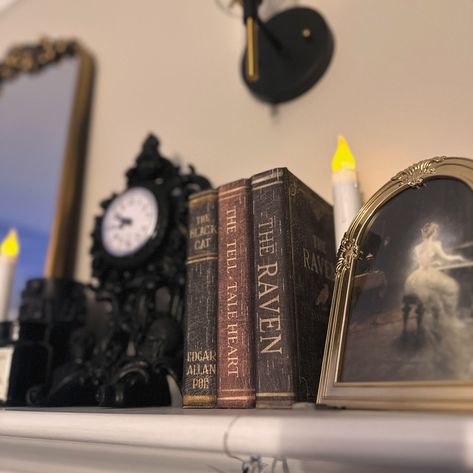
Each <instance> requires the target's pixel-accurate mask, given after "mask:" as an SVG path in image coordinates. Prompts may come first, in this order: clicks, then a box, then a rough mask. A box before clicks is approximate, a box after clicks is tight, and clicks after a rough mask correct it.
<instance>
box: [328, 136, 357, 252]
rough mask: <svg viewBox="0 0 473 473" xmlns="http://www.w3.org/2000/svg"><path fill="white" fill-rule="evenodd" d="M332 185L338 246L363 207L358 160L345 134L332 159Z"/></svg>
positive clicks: (339, 139)
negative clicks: (357, 172) (357, 168)
mask: <svg viewBox="0 0 473 473" xmlns="http://www.w3.org/2000/svg"><path fill="white" fill-rule="evenodd" d="M332 185H333V204H334V220H335V245H336V247H337V248H338V247H339V246H340V243H341V241H342V238H343V235H344V234H345V232H346V231H347V230H348V227H349V226H350V224H351V222H352V221H353V219H354V218H355V216H356V214H357V213H358V211H359V210H360V207H361V198H360V191H359V189H358V180H357V177H356V161H355V158H354V156H353V154H352V152H351V151H350V148H349V147H348V144H347V142H346V141H345V138H343V136H341V135H340V136H339V137H338V147H337V150H336V151H335V154H334V156H333V160H332Z"/></svg>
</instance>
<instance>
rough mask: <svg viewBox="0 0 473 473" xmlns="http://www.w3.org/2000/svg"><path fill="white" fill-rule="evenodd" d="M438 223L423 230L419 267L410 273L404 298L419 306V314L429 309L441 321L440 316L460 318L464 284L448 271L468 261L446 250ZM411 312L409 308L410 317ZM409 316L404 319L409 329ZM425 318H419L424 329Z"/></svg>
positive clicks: (418, 250)
mask: <svg viewBox="0 0 473 473" xmlns="http://www.w3.org/2000/svg"><path fill="white" fill-rule="evenodd" d="M438 229H439V227H438V225H437V224H436V223H433V222H432V223H430V222H429V223H426V224H425V225H424V226H423V227H422V230H421V234H422V242H421V243H420V244H419V245H417V246H416V247H415V248H414V253H415V257H416V261H417V264H418V266H417V268H416V269H415V270H414V271H413V272H412V273H411V274H409V276H408V277H407V279H406V284H405V286H404V300H405V301H407V304H408V303H409V300H412V302H413V303H414V304H417V305H419V307H418V308H417V312H418V314H422V316H423V314H424V312H426V311H427V312H429V313H430V314H431V316H432V317H433V318H434V319H435V320H438V319H439V318H440V317H456V316H457V309H458V297H459V293H460V285H459V284H458V282H457V281H456V280H455V279H454V278H452V277H451V276H449V275H448V274H447V273H446V272H445V271H444V270H445V269H446V268H448V267H452V265H453V263H464V262H465V261H466V260H465V258H463V256H461V255H455V254H448V253H446V252H445V250H444V248H443V246H442V242H441V241H440V240H438ZM407 315H408V313H407V311H406V316H407ZM406 322H407V317H405V320H404V330H406ZM421 323H422V319H420V320H419V321H418V324H419V327H418V328H419V329H420V328H422V325H421Z"/></svg>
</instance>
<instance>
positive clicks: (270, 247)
mask: <svg viewBox="0 0 473 473" xmlns="http://www.w3.org/2000/svg"><path fill="white" fill-rule="evenodd" d="M258 254H259V255H260V256H266V257H267V258H268V259H269V258H276V257H275V256H274V255H275V242H274V217H271V218H269V219H268V220H267V221H264V222H261V223H260V224H258ZM256 274H257V288H258V290H257V297H258V311H257V317H258V337H259V343H260V354H261V355H264V354H266V353H279V354H280V355H282V354H283V346H282V332H281V306H280V301H279V292H278V291H279V285H278V275H279V265H278V262H277V260H276V259H275V260H274V262H273V261H269V262H268V264H264V265H257V268H256Z"/></svg>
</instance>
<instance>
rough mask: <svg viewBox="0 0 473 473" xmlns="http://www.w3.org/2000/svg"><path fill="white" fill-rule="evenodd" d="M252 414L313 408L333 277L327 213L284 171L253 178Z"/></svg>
mask: <svg viewBox="0 0 473 473" xmlns="http://www.w3.org/2000/svg"><path fill="white" fill-rule="evenodd" d="M252 193H253V195H252V199H253V211H254V215H253V218H254V251H255V260H254V267H255V297H254V298H255V348H256V354H255V357H256V407H269V408H277V407H290V406H291V405H292V404H293V403H294V402H315V397H316V395H317V388H318V383H319V376H320V369H321V365H322V358H323V353H324V344H325V336H326V332H327V325H328V317H329V312H330V303H331V296H332V291H333V285H334V278H335V238H334V228H333V210H332V207H331V206H330V205H329V204H328V203H327V202H325V201H324V200H323V199H322V198H321V197H319V196H318V195H317V194H316V193H315V192H314V191H312V190H311V189H310V188H309V187H307V186H306V185H305V184H304V183H303V182H301V181H300V180H299V179H297V178H296V177H295V176H294V175H293V174H291V173H290V172H289V171H288V170H287V169H286V168H279V169H272V170H270V171H266V172H264V173H261V174H257V175H256V176H253V178H252Z"/></svg>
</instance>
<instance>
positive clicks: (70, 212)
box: [0, 39, 94, 278]
mask: <svg viewBox="0 0 473 473" xmlns="http://www.w3.org/2000/svg"><path fill="white" fill-rule="evenodd" d="M65 57H75V58H77V59H78V60H79V68H78V76H77V78H76V85H75V92H74V99H73V103H72V109H71V114H70V118H69V129H68V136H67V138H66V146H65V149H64V159H63V164H62V172H61V180H60V183H59V186H58V195H57V199H56V208H55V211H54V212H55V213H54V222H53V226H52V229H51V233H50V239H49V245H48V251H47V256H46V262H45V269H44V276H45V277H58V278H62V277H65V278H72V277H73V273H74V263H75V252H76V246H77V235H78V226H79V217H80V203H81V193H82V180H83V172H84V162H85V155H86V148H87V136H88V129H89V118H90V111H91V102H92V88H93V76H94V63H93V59H92V56H91V55H90V54H89V53H88V52H87V51H86V50H85V49H84V48H83V47H82V45H81V44H80V43H79V42H78V41H75V40H67V41H65V40H54V41H53V40H50V39H42V40H41V41H40V42H39V43H38V44H32V45H30V44H28V45H21V46H16V47H13V48H12V49H10V50H9V51H8V53H7V56H6V58H5V59H4V60H3V61H2V62H0V87H1V86H2V85H3V84H4V83H6V82H7V81H11V80H13V79H14V78H15V77H17V76H18V75H19V74H23V73H35V72H38V71H40V70H41V69H43V68H44V67H48V66H50V65H54V64H55V63H57V62H59V61H60V60H61V59H63V58H65Z"/></svg>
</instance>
